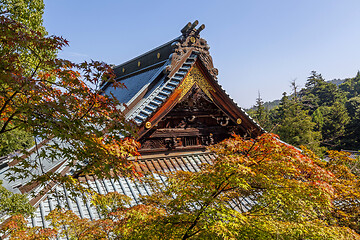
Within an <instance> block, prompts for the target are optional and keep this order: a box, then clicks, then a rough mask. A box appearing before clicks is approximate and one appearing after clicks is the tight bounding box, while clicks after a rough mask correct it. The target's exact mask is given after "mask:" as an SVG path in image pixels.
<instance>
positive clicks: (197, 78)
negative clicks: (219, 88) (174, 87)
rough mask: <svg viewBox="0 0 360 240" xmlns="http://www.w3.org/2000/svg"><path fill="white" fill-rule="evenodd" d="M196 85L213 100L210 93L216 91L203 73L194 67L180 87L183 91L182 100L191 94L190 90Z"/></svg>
mask: <svg viewBox="0 0 360 240" xmlns="http://www.w3.org/2000/svg"><path fill="white" fill-rule="evenodd" d="M194 84H196V85H197V86H199V87H200V88H201V90H202V91H203V92H204V93H205V94H206V96H208V97H209V98H210V99H211V100H212V97H211V94H210V92H209V91H213V92H215V89H214V88H213V87H212V86H211V85H210V84H209V83H208V81H207V80H206V78H205V77H204V75H203V74H202V73H201V71H200V70H199V69H198V68H197V66H194V67H193V69H191V71H190V72H189V74H188V75H187V76H186V77H185V79H184V80H183V81H182V83H181V84H180V86H179V89H182V92H181V96H180V100H181V99H182V98H183V97H184V96H185V95H186V94H187V93H188V92H189V90H190V89H191V88H192V87H193V86H194Z"/></svg>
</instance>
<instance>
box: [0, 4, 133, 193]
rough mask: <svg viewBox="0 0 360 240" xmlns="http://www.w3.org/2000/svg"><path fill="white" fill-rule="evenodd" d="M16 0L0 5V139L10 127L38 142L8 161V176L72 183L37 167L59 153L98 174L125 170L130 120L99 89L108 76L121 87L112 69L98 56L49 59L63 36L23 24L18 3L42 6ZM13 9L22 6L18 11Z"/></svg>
mask: <svg viewBox="0 0 360 240" xmlns="http://www.w3.org/2000/svg"><path fill="white" fill-rule="evenodd" d="M5 2H9V4H10V5H9V6H12V4H15V3H16V2H17V3H19V4H20V2H19V1H14V2H12V1H5ZM21 2H22V3H23V4H20V5H19V6H17V7H15V8H11V7H8V8H4V6H5V5H1V8H0V10H1V11H0V143H1V144H3V143H4V144H8V143H6V141H5V140H6V139H7V138H6V136H8V135H11V134H15V135H16V133H17V131H25V132H26V133H28V134H29V135H30V136H32V137H33V139H35V140H37V141H39V139H41V140H42V142H41V143H39V142H37V141H35V144H36V147H35V148H32V149H31V150H29V151H28V150H24V149H26V146H25V147H24V146H23V147H21V148H22V149H23V150H22V155H20V156H18V157H15V158H14V159H13V162H12V163H11V164H10V165H15V166H13V167H12V169H11V170H12V171H13V172H12V173H9V175H8V177H9V180H10V181H12V180H16V179H24V178H26V179H27V180H28V179H29V178H30V179H32V180H33V181H36V182H37V183H39V184H42V185H46V184H47V183H48V182H49V181H57V182H60V181H61V182H63V183H65V184H67V185H69V186H73V185H74V179H73V178H70V177H67V176H63V175H61V174H59V173H55V172H50V171H48V172H47V174H43V173H44V172H46V171H47V170H48V169H44V166H48V167H49V166H54V165H55V164H57V163H60V161H63V160H64V159H66V160H67V161H66V163H65V164H66V165H67V166H68V167H71V168H72V169H74V170H75V171H78V170H81V171H82V172H83V174H93V175H97V176H98V177H100V178H103V177H109V176H111V174H112V171H113V170H114V169H115V170H117V171H120V172H122V173H124V174H128V175H129V174H133V167H132V165H131V163H129V162H128V161H127V158H128V157H129V156H136V155H137V147H138V143H136V142H135V141H134V140H132V139H130V138H124V137H126V136H130V135H132V134H133V129H132V125H131V124H129V123H127V122H126V121H125V118H124V115H123V114H122V112H121V111H120V110H119V109H118V108H117V106H118V104H119V103H118V101H117V100H116V99H115V98H113V97H111V96H105V95H103V94H102V93H103V92H102V89H101V84H102V83H104V82H112V84H113V86H114V88H116V87H124V86H123V85H122V84H120V83H116V82H115V81H114V73H113V71H112V69H111V68H110V67H109V66H108V65H106V64H104V63H101V62H96V61H92V62H84V63H80V64H76V63H72V62H70V61H67V60H64V59H59V58H56V57H55V53H56V51H58V50H61V49H62V48H63V47H65V46H67V44H68V42H67V41H66V40H65V39H63V38H61V37H56V36H49V37H45V36H44V30H43V28H40V29H36V28H35V27H34V28H30V27H29V26H30V25H32V23H31V21H30V22H26V21H25V20H24V18H25V15H26V11H25V10H29V9H30V7H31V6H32V4H36V6H37V4H39V6H38V7H39V8H41V7H43V5H41V3H42V1H25V0H24V1H21ZM35 8H36V9H35V10H34V12H36V11H38V9H37V7H35ZM19 9H20V10H21V9H25V10H24V12H22V13H24V14H25V15H24V18H23V17H21V16H20V15H21V14H20V13H18V12H17V11H18V10H19ZM30 13H32V11H29V14H30ZM39 14H40V15H39ZM39 14H38V15H37V16H38V17H39V19H40V20H41V13H39ZM26 16H27V15H26ZM19 19H22V20H24V21H25V22H26V23H27V25H26V24H23V23H21V22H19ZM34 19H35V18H34ZM36 19H37V18H36ZM39 19H38V20H39ZM40 20H39V21H40ZM34 24H35V23H34ZM36 24H38V25H36ZM36 24H35V25H36V26H39V23H36ZM33 29H36V30H33ZM54 136H55V137H54ZM4 139H5V140H4ZM5 150H6V149H5ZM0 151H3V148H2V147H0ZM29 156H30V157H29ZM16 163H18V164H16ZM84 166H86V167H84ZM111 168H112V170H111ZM27 180H26V181H27ZM76 186H77V187H78V188H80V187H81V185H80V184H78V183H77V184H76Z"/></svg>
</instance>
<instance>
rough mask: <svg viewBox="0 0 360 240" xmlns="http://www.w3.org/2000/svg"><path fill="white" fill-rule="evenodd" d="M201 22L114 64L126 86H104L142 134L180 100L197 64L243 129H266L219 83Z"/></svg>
mask: <svg viewBox="0 0 360 240" xmlns="http://www.w3.org/2000/svg"><path fill="white" fill-rule="evenodd" d="M197 24H198V22H197V21H195V22H194V23H193V24H191V23H188V24H187V25H186V26H185V27H184V28H183V29H182V30H181V32H182V35H181V36H179V37H178V38H175V39H174V40H172V41H170V42H168V43H166V44H164V45H162V46H160V47H157V48H155V49H153V50H151V51H149V52H147V53H145V54H143V55H141V56H139V57H136V58H134V59H132V60H130V61H128V62H126V63H124V64H121V65H118V66H115V67H113V69H114V71H115V74H116V80H117V81H120V82H121V83H124V84H125V86H126V88H122V89H119V88H117V89H116V90H114V89H113V88H112V87H111V84H107V85H104V86H103V89H104V92H105V94H110V92H111V93H112V94H113V95H114V96H115V97H117V98H118V100H119V101H120V102H121V103H122V104H123V106H122V108H123V110H124V111H125V113H126V117H127V119H128V120H133V121H134V122H135V123H136V124H137V125H138V126H139V129H140V132H139V137H141V136H142V135H143V134H144V133H145V132H146V131H147V129H149V128H150V127H151V126H153V125H155V124H156V123H157V122H158V121H159V120H160V119H161V117H163V116H164V114H163V113H164V112H166V111H170V110H171V108H172V107H173V106H174V105H175V103H176V102H177V101H178V100H179V94H180V96H181V93H180V92H181V91H182V90H181V88H180V89H179V87H180V86H181V84H182V83H183V82H184V81H186V79H187V77H188V76H189V75H191V71H192V70H193V69H194V68H198V69H200V71H201V72H202V74H203V77H204V78H205V79H206V81H207V84H209V85H211V86H212V91H210V92H211V93H210V94H211V96H212V97H211V99H212V100H213V102H214V103H215V104H216V105H217V106H218V107H219V108H220V109H222V110H223V111H224V113H225V114H227V115H228V116H229V117H230V119H232V121H234V122H237V123H238V124H239V125H240V127H242V128H243V129H247V130H249V129H251V131H253V132H254V133H255V134H254V135H258V134H260V133H261V132H263V131H264V130H263V129H262V128H261V127H260V126H259V125H258V124H257V123H256V122H255V121H254V120H253V119H252V118H251V117H250V116H249V115H248V114H247V113H246V112H245V111H244V110H243V109H242V108H241V107H239V106H238V105H237V104H236V103H235V102H234V101H233V99H231V98H230V97H229V95H228V94H227V93H226V92H225V90H224V89H222V87H221V85H219V83H218V81H217V73H218V70H217V69H216V68H214V66H213V62H212V58H211V56H210V53H209V49H210V47H209V46H208V44H207V42H206V40H204V39H202V38H200V35H199V33H200V32H201V31H202V30H203V29H204V28H205V25H201V26H200V27H199V28H198V29H196V26H197ZM176 95H177V96H176ZM164 106H165V107H164Z"/></svg>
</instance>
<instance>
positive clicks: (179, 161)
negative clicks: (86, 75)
mask: <svg viewBox="0 0 360 240" xmlns="http://www.w3.org/2000/svg"><path fill="white" fill-rule="evenodd" d="M197 25H198V21H195V22H194V23H192V24H191V23H188V24H187V25H186V26H185V27H184V28H183V29H182V30H181V35H180V36H179V37H177V38H175V39H174V40H172V41H170V42H167V43H165V44H163V45H161V46H159V47H157V48H155V49H153V50H151V51H149V52H147V53H144V54H143V55H141V56H138V57H136V58H134V59H132V60H130V61H128V62H125V63H123V64H120V65H117V66H114V67H113V69H114V71H115V74H116V80H117V81H120V82H122V83H124V84H125V86H126V88H121V89H119V88H117V89H114V88H112V85H111V83H104V84H103V86H102V88H103V90H104V92H105V94H110V92H111V93H112V94H113V95H114V96H115V97H116V98H118V100H119V101H120V102H121V103H122V104H121V106H120V107H121V109H122V110H123V111H124V113H125V114H126V119H127V120H129V121H133V122H134V123H135V124H136V125H137V127H138V135H137V141H139V142H140V143H141V149H140V153H141V155H142V157H141V159H140V160H131V161H137V162H136V166H137V170H138V171H142V172H154V171H174V170H177V169H180V170H187V171H199V170H200V164H202V163H204V162H210V161H211V159H213V158H214V157H215V156H214V154H213V153H212V152H210V151H208V150H206V147H207V146H209V145H211V144H215V143H217V142H219V141H222V140H223V139H225V138H228V137H230V136H231V134H233V133H236V134H240V135H242V136H249V137H256V136H258V135H259V134H261V133H262V132H263V129H262V128H261V127H260V126H259V125H258V124H257V123H256V122H255V121H254V120H252V119H251V118H250V117H249V115H247V113H246V112H245V111H244V110H242V109H241V107H239V106H238V105H237V104H236V103H235V102H234V101H233V100H232V99H231V98H230V97H229V95H228V94H227V93H226V92H225V90H224V89H223V88H222V87H221V85H220V84H219V82H221V80H219V81H218V79H217V75H218V70H217V69H216V68H215V67H214V66H213V61H212V58H211V56H210V53H209V48H210V47H209V45H208V44H207V42H206V40H204V39H202V38H201V37H200V32H201V31H202V30H203V29H204V28H205V25H201V26H199V27H197ZM235 80H236V79H234V81H235ZM11 164H13V163H11V161H9V164H8V165H9V167H11ZM65 165H66V160H63V161H59V162H58V163H51V164H50V163H49V164H45V166H44V169H45V171H54V172H61V173H64V174H70V172H69V168H68V167H65ZM5 171H6V169H3V173H4V172H5ZM3 173H2V174H1V173H0V174H1V175H0V177H2V176H3ZM160 177H161V176H160ZM80 178H81V179H80V180H82V181H86V182H87V183H88V184H89V185H90V186H92V187H93V188H94V189H96V190H97V191H98V192H100V193H103V194H106V193H108V192H112V191H118V192H120V193H123V194H125V195H128V196H130V197H131V198H132V199H133V203H132V204H137V203H138V196H139V195H141V194H150V190H149V189H148V188H147V186H145V185H143V184H141V183H137V182H134V181H131V180H130V179H127V178H120V179H104V180H100V179H95V178H94V177H92V176H82V177H80ZM4 186H6V187H7V188H8V189H10V190H12V191H13V192H21V193H30V192H35V193H38V194H35V195H36V196H35V197H33V198H32V199H31V204H32V205H33V206H35V207H36V208H37V210H36V214H35V217H32V218H31V225H32V226H45V227H48V224H49V223H48V222H47V221H46V220H45V216H46V215H47V214H48V213H49V212H50V211H51V210H52V209H54V208H55V207H56V206H57V205H60V206H62V207H65V208H68V209H71V210H73V211H74V212H75V213H77V214H78V215H80V216H81V217H84V218H90V219H97V218H100V217H101V216H100V214H99V213H98V212H97V210H96V208H95V207H93V206H92V205H91V204H90V203H84V202H83V201H82V200H81V198H80V197H79V198H75V200H71V199H70V198H68V197H65V199H64V200H63V201H60V200H59V198H58V197H56V196H55V195H57V194H54V193H51V194H50V190H52V192H55V193H61V194H63V195H64V196H68V195H69V193H68V192H67V191H68V190H67V189H65V188H64V187H63V186H59V185H56V184H51V183H49V185H48V189H45V190H48V191H49V194H47V193H46V191H45V193H44V191H40V190H39V189H37V187H36V186H32V185H26V184H25V183H18V182H15V183H8V182H7V181H5V185H4ZM43 190H44V189H43Z"/></svg>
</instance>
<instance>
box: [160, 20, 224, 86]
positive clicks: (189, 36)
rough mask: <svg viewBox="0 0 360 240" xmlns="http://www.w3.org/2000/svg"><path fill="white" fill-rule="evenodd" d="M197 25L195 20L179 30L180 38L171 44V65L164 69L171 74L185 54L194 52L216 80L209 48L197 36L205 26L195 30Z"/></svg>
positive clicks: (216, 73) (204, 41) (215, 71)
mask: <svg viewBox="0 0 360 240" xmlns="http://www.w3.org/2000/svg"><path fill="white" fill-rule="evenodd" d="M198 23H199V22H198V21H197V20H196V21H195V22H194V23H193V24H191V23H190V22H189V23H188V24H187V25H186V26H185V27H184V28H183V29H182V30H181V32H182V36H181V37H180V39H179V41H177V42H174V43H173V44H172V47H173V49H174V51H173V54H172V55H171V65H169V66H168V67H167V68H166V71H167V72H171V71H172V70H173V69H175V68H176V67H177V65H178V64H179V63H180V61H181V59H182V58H183V57H184V56H185V54H187V53H189V52H196V53H198V54H199V57H200V59H201V60H202V61H203V63H204V65H205V67H206V68H207V69H208V71H209V73H210V74H211V76H212V77H213V78H214V80H216V79H217V75H218V70H217V69H216V68H214V64H213V61H212V57H211V56H210V53H209V49H210V46H209V45H208V44H207V41H206V40H205V39H203V38H200V36H199V33H200V32H201V31H202V30H203V29H204V28H205V25H204V24H202V25H201V26H200V27H199V28H198V29H196V28H195V27H196V26H197V25H198Z"/></svg>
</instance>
